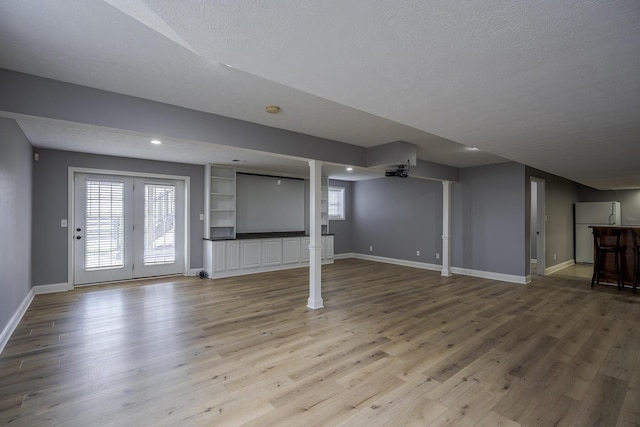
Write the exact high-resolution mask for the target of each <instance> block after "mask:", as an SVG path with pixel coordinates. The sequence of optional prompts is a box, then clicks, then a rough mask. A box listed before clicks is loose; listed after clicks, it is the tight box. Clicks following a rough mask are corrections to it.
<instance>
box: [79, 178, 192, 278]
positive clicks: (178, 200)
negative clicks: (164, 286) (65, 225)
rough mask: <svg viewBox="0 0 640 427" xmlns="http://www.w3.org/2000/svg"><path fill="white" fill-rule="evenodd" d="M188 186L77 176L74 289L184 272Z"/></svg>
mask: <svg viewBox="0 0 640 427" xmlns="http://www.w3.org/2000/svg"><path fill="white" fill-rule="evenodd" d="M184 199H185V197H184V183H183V182H182V181H179V180H165V179H156V178H144V177H131V176H117V175H97V174H96V175H94V174H84V173H76V174H75V176H74V225H73V227H74V229H73V239H74V284H76V285H81V284H88V283H98V282H108V281H115V280H126V279H135V278H140V277H149V276H159V275H165V274H178V273H183V272H184V247H185V235H184V234H185V233H184V220H185V218H184V208H183V207H184Z"/></svg>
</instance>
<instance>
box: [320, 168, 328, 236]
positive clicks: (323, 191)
mask: <svg viewBox="0 0 640 427" xmlns="http://www.w3.org/2000/svg"><path fill="white" fill-rule="evenodd" d="M320 225H321V227H320V229H321V231H322V233H323V234H326V233H328V232H329V178H326V177H322V186H321V188H320Z"/></svg>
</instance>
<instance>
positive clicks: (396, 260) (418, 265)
mask: <svg viewBox="0 0 640 427" xmlns="http://www.w3.org/2000/svg"><path fill="white" fill-rule="evenodd" d="M351 258H358V259H366V260H369V261H376V262H385V263H387V264H395V265H403V266H405V267H414V268H421V269H423V270H433V271H442V266H441V265H438V264H429V263H426V262H418V261H409V260H406V259H399V258H387V257H382V256H377V255H368V254H358V253H353V254H351Z"/></svg>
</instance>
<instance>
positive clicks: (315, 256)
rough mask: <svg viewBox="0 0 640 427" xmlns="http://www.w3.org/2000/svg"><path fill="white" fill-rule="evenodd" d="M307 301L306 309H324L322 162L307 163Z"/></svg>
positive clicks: (312, 161) (311, 161)
mask: <svg viewBox="0 0 640 427" xmlns="http://www.w3.org/2000/svg"><path fill="white" fill-rule="evenodd" d="M309 169H310V177H311V183H310V191H309V213H310V218H309V237H310V239H309V240H310V244H309V301H308V302H307V307H309V308H311V309H314V310H315V309H317V308H322V307H324V305H323V302H322V282H321V280H322V278H321V271H322V259H321V258H322V240H321V239H322V237H321V228H322V226H321V220H320V195H321V193H322V185H321V182H322V162H321V161H318V160H310V161H309Z"/></svg>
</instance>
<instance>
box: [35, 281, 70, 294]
mask: <svg viewBox="0 0 640 427" xmlns="http://www.w3.org/2000/svg"><path fill="white" fill-rule="evenodd" d="M68 290H69V284H68V283H67V282H64V283H52V284H50V285H37V286H34V287H33V293H34V294H35V295H40V294H52V293H55V292H67V291H68Z"/></svg>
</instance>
